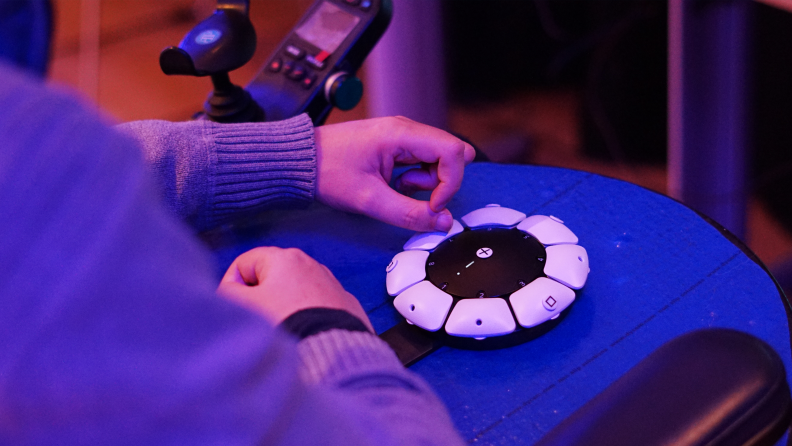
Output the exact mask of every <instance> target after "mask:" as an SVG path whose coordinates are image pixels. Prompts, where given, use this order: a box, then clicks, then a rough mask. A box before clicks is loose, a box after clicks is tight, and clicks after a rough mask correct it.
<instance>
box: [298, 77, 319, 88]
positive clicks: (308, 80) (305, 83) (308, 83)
mask: <svg viewBox="0 0 792 446" xmlns="http://www.w3.org/2000/svg"><path fill="white" fill-rule="evenodd" d="M315 80H316V76H305V78H304V79H303V80H302V82H300V83H301V84H302V86H303V88H305V89H306V90H307V89H309V88H311V85H313V83H314V81H315Z"/></svg>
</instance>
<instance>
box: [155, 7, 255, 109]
mask: <svg viewBox="0 0 792 446" xmlns="http://www.w3.org/2000/svg"><path fill="white" fill-rule="evenodd" d="M248 7H249V0H219V1H218V2H217V10H215V12H214V14H212V15H211V16H209V17H207V18H206V19H204V20H203V21H202V22H200V23H199V24H198V25H196V26H195V27H194V28H193V29H192V30H191V31H190V32H189V33H187V35H186V36H185V37H184V39H182V41H181V42H180V43H179V46H172V47H168V48H165V49H164V50H163V51H162V53H160V68H162V71H163V72H164V73H165V74H168V75H173V74H177V75H187V76H210V77H211V79H212V85H213V86H214V91H213V92H212V93H211V94H210V95H209V98H208V99H207V100H206V103H205V104H204V113H205V114H206V116H207V117H208V118H209V119H211V120H212V121H216V122H257V121H263V120H264V110H262V108H261V106H259V104H258V103H256V101H255V100H253V98H252V97H251V96H250V93H248V92H247V91H246V90H244V89H243V88H241V87H239V86H237V85H234V84H232V83H231V79H230V78H229V77H228V72H229V71H231V70H235V69H237V68H239V67H241V66H242V65H244V64H246V63H247V62H248V61H249V60H250V59H251V58H252V57H253V53H255V51H256V31H255V29H254V28H253V24H252V23H251V22H250V18H249V17H248Z"/></svg>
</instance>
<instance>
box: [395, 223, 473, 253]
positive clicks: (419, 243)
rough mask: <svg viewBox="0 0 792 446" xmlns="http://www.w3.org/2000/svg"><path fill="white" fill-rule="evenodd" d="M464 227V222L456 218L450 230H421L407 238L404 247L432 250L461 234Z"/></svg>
mask: <svg viewBox="0 0 792 446" xmlns="http://www.w3.org/2000/svg"><path fill="white" fill-rule="evenodd" d="M463 229H464V228H463V227H462V223H460V222H458V221H456V220H454V223H453V224H452V225H451V230H450V231H448V232H419V233H417V234H415V235H413V236H412V237H410V239H409V240H407V243H405V244H404V249H405V250H408V249H423V250H425V251H431V250H433V249H435V248H437V245H439V244H440V242H442V241H443V240H445V239H447V238H449V237H453V236H455V235H457V234H459V233H460V232H462V230H463Z"/></svg>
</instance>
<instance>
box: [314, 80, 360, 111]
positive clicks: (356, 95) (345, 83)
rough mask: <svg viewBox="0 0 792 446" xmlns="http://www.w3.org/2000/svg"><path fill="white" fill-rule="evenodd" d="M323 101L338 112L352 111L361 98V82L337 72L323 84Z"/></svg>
mask: <svg viewBox="0 0 792 446" xmlns="http://www.w3.org/2000/svg"><path fill="white" fill-rule="evenodd" d="M324 92H325V99H327V102H329V103H330V104H332V105H333V106H335V107H338V109H339V110H344V111H347V110H352V109H353V108H355V106H356V105H357V104H358V102H360V98H361V97H363V82H361V81H360V79H358V78H357V77H355V76H353V75H351V74H349V73H347V72H346V71H339V72H338V73H335V74H333V75H332V76H330V77H329V78H328V79H327V82H325V91H324Z"/></svg>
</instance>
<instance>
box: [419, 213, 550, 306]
mask: <svg viewBox="0 0 792 446" xmlns="http://www.w3.org/2000/svg"><path fill="white" fill-rule="evenodd" d="M546 255H547V254H546V252H545V248H544V246H543V245H542V244H541V243H539V241H538V240H537V239H536V238H534V237H532V236H531V235H529V234H526V233H524V232H522V231H520V230H518V229H515V228H481V229H466V230H465V231H463V232H461V233H460V234H457V235H455V236H454V237H451V238H449V239H447V240H445V241H443V242H442V243H440V244H439V245H438V246H437V248H435V250H434V251H432V253H430V254H429V258H428V259H427V262H426V279H427V280H429V281H430V282H432V283H433V284H434V285H435V286H436V287H437V288H440V289H441V290H443V291H445V292H446V293H448V294H450V295H452V296H455V297H461V298H482V297H507V296H508V295H510V294H511V293H513V292H515V291H517V290H518V289H520V288H522V287H524V286H525V285H527V284H529V283H531V282H533V281H534V279H536V278H537V277H541V276H544V273H543V270H544V263H545V258H546Z"/></svg>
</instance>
